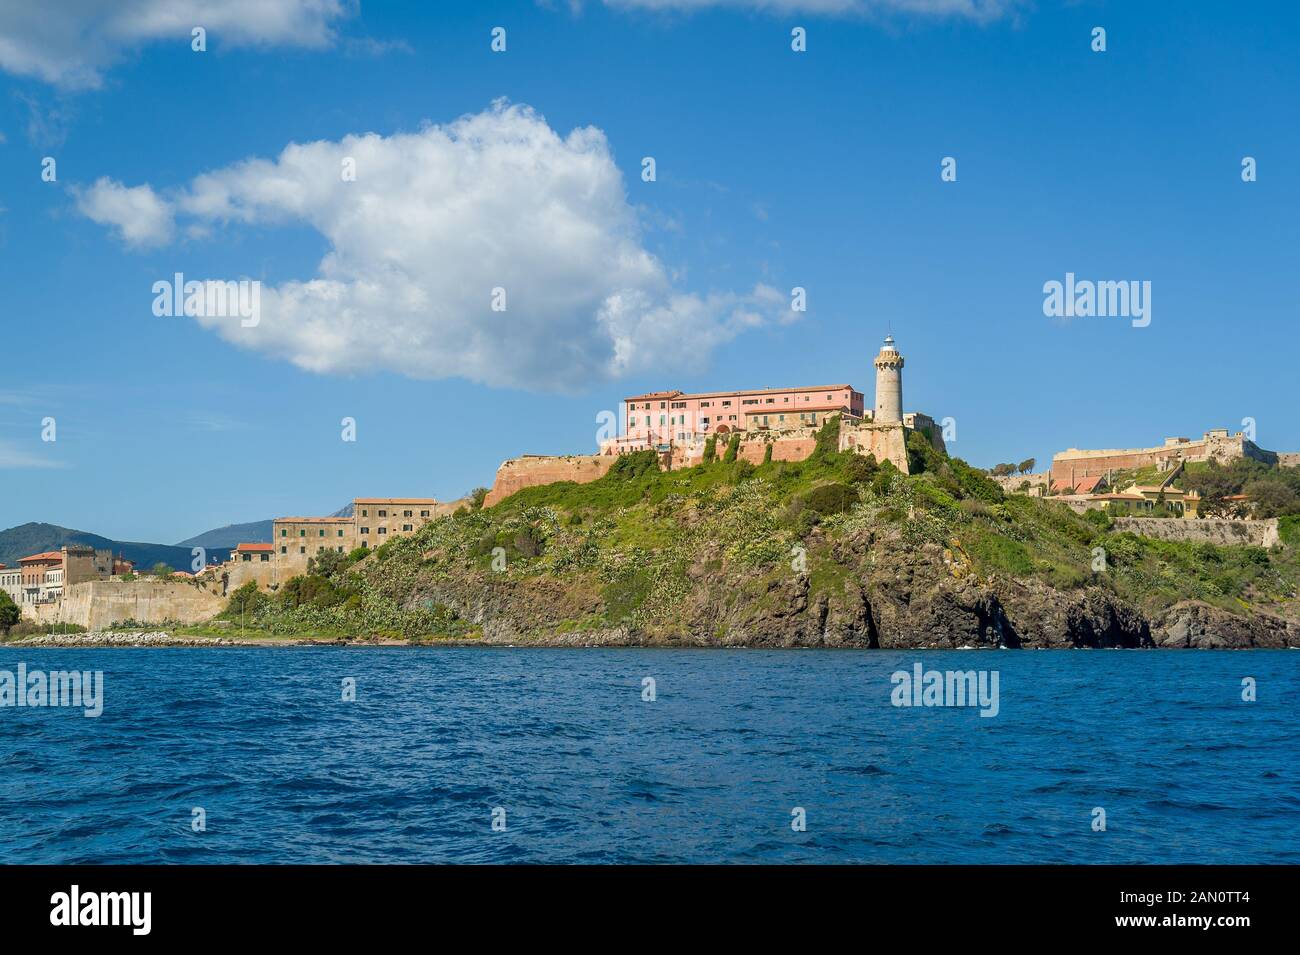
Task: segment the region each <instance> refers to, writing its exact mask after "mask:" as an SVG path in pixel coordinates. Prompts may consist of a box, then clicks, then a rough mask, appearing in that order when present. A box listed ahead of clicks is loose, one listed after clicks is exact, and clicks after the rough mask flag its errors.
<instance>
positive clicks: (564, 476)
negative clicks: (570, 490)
mask: <svg viewBox="0 0 1300 955" xmlns="http://www.w3.org/2000/svg"><path fill="white" fill-rule="evenodd" d="M617 460H618V457H617V456H616V455H612V454H566V455H541V454H537V455H525V456H524V457H522V458H511V459H510V460H509V461H506V462H505V463H503V464H502V465H501V467H499V468H497V476H496V480H495V481H493V482H492V490H490V491H488V494H487V497H485V498H484V499H483V506H484V507H491V506H492V505H493V504H496V503H498V502H500V501H503V500H505V499H506V498H507V497H509V496H510V495H511V494H514V493H515V492H516V491H522V490H523V489H524V488H526V487H537V486H538V485H541V484H554V483H555V482H556V481H574V482H576V483H578V484H587V483H589V482H591V481H595V480H597V479H598V478H602V477H604V476H605V475H606V473H608V471H609V469H610V468H611V467H613V466H614V462H615V461H617Z"/></svg>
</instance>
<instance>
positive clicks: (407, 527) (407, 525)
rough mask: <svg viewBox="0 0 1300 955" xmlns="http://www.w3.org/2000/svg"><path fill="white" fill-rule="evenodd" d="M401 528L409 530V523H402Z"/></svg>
mask: <svg viewBox="0 0 1300 955" xmlns="http://www.w3.org/2000/svg"><path fill="white" fill-rule="evenodd" d="M402 530H403V531H409V530H411V525H410V524H403V525H402Z"/></svg>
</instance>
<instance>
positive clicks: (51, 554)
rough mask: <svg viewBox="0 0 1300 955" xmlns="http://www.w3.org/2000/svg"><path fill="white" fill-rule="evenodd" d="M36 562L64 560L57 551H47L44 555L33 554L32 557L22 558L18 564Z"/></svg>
mask: <svg viewBox="0 0 1300 955" xmlns="http://www.w3.org/2000/svg"><path fill="white" fill-rule="evenodd" d="M36 560H59V561H61V560H63V554H62V553H60V552H59V551H57V550H47V551H46V552H45V553H43V554H32V555H31V556H30V557H20V558H19V559H18V563H20V564H25V563H27V562H28V561H36Z"/></svg>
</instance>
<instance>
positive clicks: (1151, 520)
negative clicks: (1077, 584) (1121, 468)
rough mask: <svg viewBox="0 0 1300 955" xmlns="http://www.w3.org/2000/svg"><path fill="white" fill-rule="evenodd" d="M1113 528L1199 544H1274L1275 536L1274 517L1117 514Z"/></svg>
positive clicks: (1276, 542) (1223, 545)
mask: <svg viewBox="0 0 1300 955" xmlns="http://www.w3.org/2000/svg"><path fill="white" fill-rule="evenodd" d="M1115 530H1117V531H1129V532H1130V533H1133V534H1138V535H1140V536H1142V537H1154V538H1158V539H1159V540H1167V541H1190V542H1193V543H1201V544H1216V545H1218V546H1220V547H1227V546H1229V545H1242V544H1254V545H1255V546H1256V547H1274V546H1276V545H1277V544H1278V543H1279V542H1280V540H1281V538H1280V537H1279V536H1278V529H1277V518H1270V519H1268V520H1260V521H1231V520H1224V519H1221V518H1215V517H1201V518H1196V519H1192V520H1182V519H1179V518H1175V517H1117V518H1115Z"/></svg>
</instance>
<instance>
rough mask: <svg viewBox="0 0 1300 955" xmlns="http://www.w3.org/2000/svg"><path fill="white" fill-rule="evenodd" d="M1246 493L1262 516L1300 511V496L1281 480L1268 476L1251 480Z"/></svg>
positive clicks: (1274, 515)
mask: <svg viewBox="0 0 1300 955" xmlns="http://www.w3.org/2000/svg"><path fill="white" fill-rule="evenodd" d="M1245 494H1246V497H1247V498H1249V500H1250V501H1251V503H1253V504H1254V505H1255V513H1256V514H1258V515H1259V516H1260V517H1281V516H1283V515H1284V514H1298V513H1300V496H1297V495H1296V493H1295V492H1294V491H1292V490H1291V489H1290V488H1289V487H1287V486H1286V485H1285V484H1283V483H1282V482H1281V481H1274V480H1270V479H1268V478H1263V479H1261V480H1258V481H1251V482H1250V483H1249V484H1247V485H1246V487H1245Z"/></svg>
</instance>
